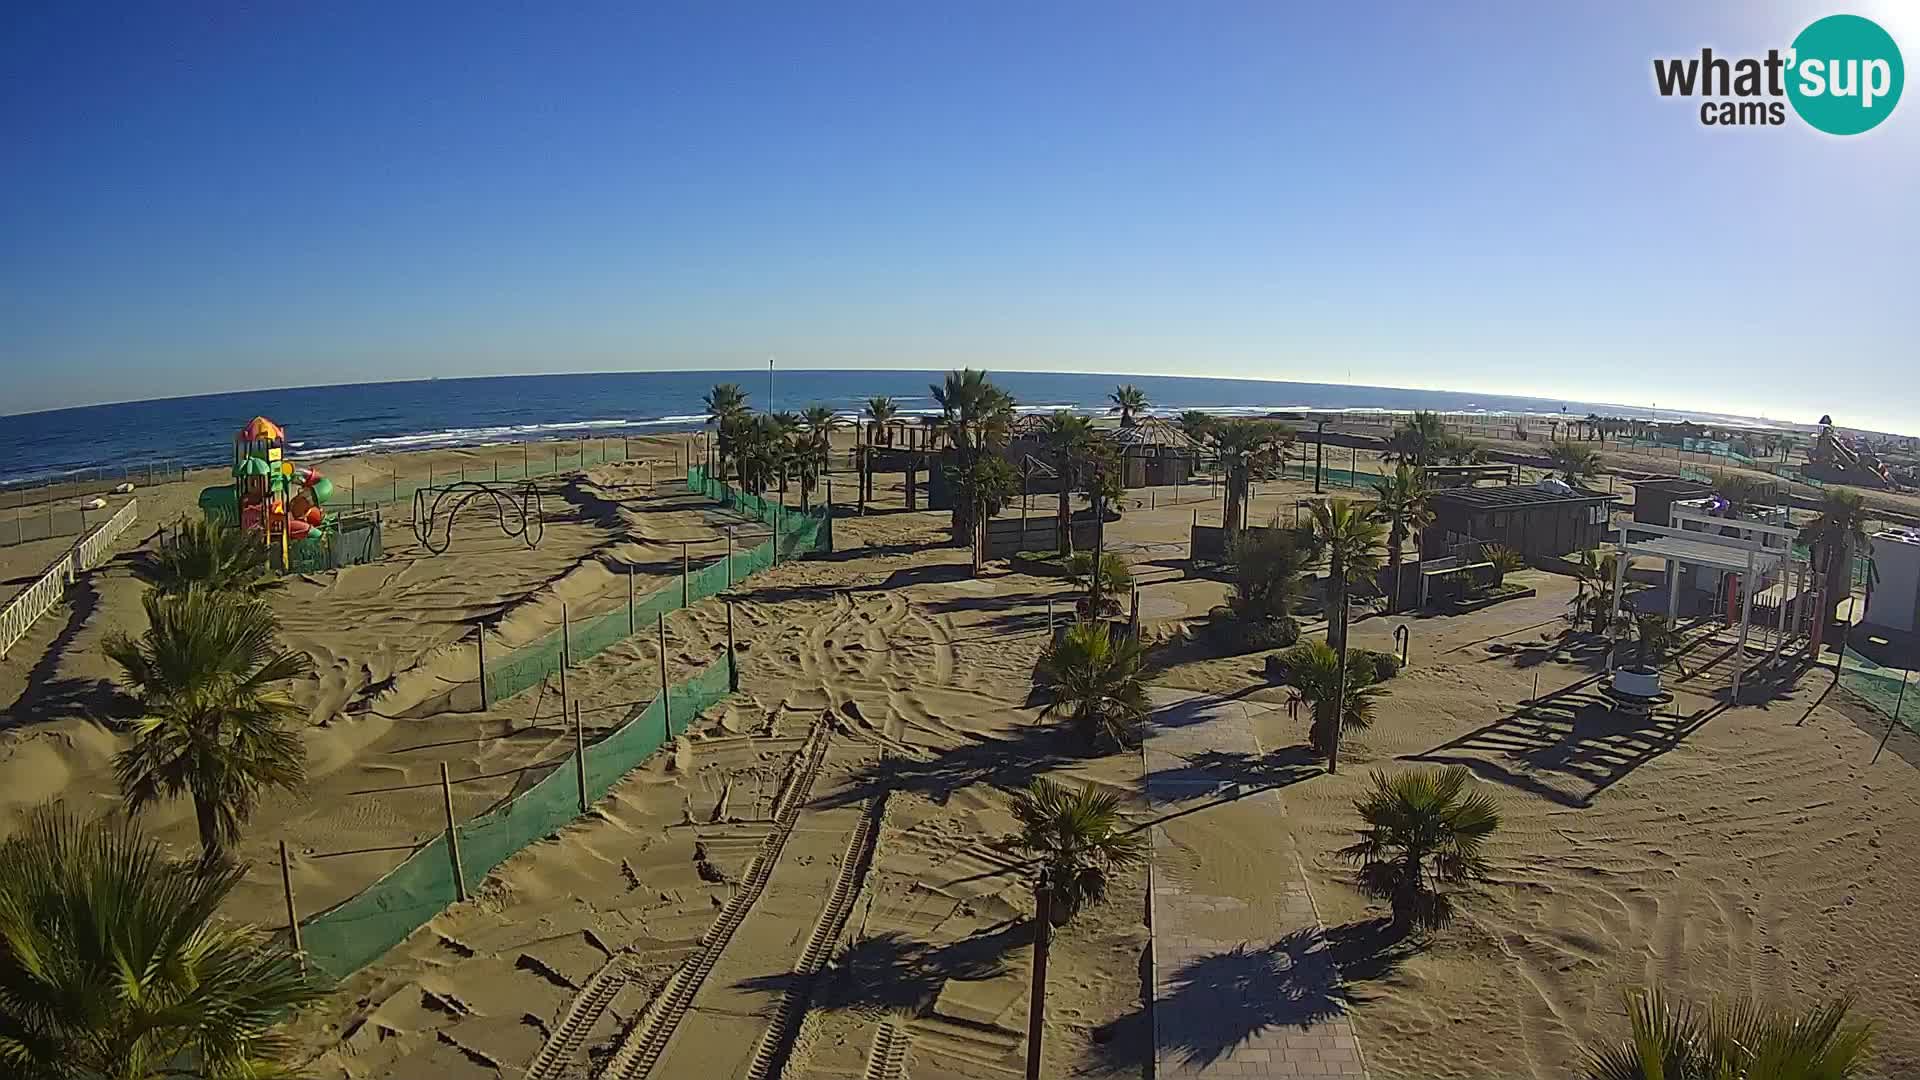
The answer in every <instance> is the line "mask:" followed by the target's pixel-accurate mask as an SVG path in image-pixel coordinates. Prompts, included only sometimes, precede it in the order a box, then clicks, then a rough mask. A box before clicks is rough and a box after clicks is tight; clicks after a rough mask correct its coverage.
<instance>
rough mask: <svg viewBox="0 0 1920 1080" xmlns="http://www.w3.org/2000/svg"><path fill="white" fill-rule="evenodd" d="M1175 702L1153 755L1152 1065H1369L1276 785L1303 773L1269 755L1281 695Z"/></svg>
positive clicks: (1357, 1069)
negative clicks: (1271, 719) (1268, 721)
mask: <svg viewBox="0 0 1920 1080" xmlns="http://www.w3.org/2000/svg"><path fill="white" fill-rule="evenodd" d="M1166 700H1169V701H1170V702H1171V703H1170V704H1167V705H1166V706H1165V707H1163V708H1162V709H1161V710H1160V711H1159V712H1158V713H1156V715H1155V721H1156V722H1155V725H1154V727H1153V728H1152V730H1151V732H1150V734H1149V736H1148V738H1147V744H1146V752H1145V756H1146V769H1147V784H1146V786H1147V797H1148V799H1149V800H1150V801H1151V802H1152V804H1153V809H1154V812H1155V814H1156V816H1159V817H1162V818H1163V820H1162V821H1161V823H1160V824H1158V825H1155V826H1154V827H1153V828H1152V830H1151V835H1152V839H1153V897H1152V903H1153V911H1152V919H1153V997H1154V1003H1153V1025H1154V1055H1155V1059H1156V1060H1155V1065H1156V1070H1155V1072H1154V1075H1155V1076H1156V1077H1159V1078H1161V1080H1175V1078H1182V1080H1184V1078H1190V1077H1216V1076H1287V1077H1330V1076H1337V1077H1353V1076H1365V1075H1366V1068H1365V1065H1364V1062H1363V1059H1362V1058H1361V1055H1360V1046H1359V1042H1358V1041H1357V1040H1356V1039H1355V1038H1354V1033H1353V1025H1352V1023H1351V1022H1350V1021H1349V1020H1348V1019H1347V1015H1346V1010H1345V995H1344V993H1343V991H1342V989H1341V986H1340V979H1339V975H1338V972H1337V971H1336V970H1335V969H1334V965H1333V962H1332V960H1331V959H1330V957H1329V956H1328V954H1327V948H1328V946H1327V943H1326V941H1325V939H1324V935H1323V933H1322V927H1321V925H1320V920H1319V917H1318V916H1317V915H1315V913H1314V910H1313V903H1312V900H1311V899H1310V898H1309V896H1308V895H1307V888H1306V882H1305V880H1304V878H1303V877H1302V875H1301V872H1300V863H1299V860H1298V859H1297V858H1296V857H1295V855H1294V851H1293V845H1292V841H1291V840H1290V839H1289V837H1288V834H1287V830H1286V827H1285V824H1284V823H1283V822H1282V820H1281V816H1282V809H1281V805H1280V799H1281V795H1280V793H1279V791H1277V790H1274V789H1273V785H1274V784H1276V783H1280V782H1283V780H1284V779H1286V778H1289V776H1290V777H1291V778H1298V776H1299V775H1301V773H1300V772H1299V771H1297V770H1296V771H1293V772H1292V773H1290V774H1289V773H1288V772H1287V770H1285V769H1283V768H1281V767H1276V766H1274V765H1272V764H1271V763H1268V762H1265V761H1263V760H1262V757H1261V754H1260V747H1259V744H1258V740H1257V739H1256V737H1255V735H1254V729H1253V724H1252V717H1253V715H1254V713H1255V712H1256V711H1258V710H1261V709H1265V708H1269V707H1270V706H1267V705H1264V704H1262V703H1260V702H1244V701H1225V702H1223V701H1219V700H1217V699H1214V698H1209V697H1194V696H1187V697H1184V698H1182V699H1178V700H1174V695H1171V694H1169V695H1167V696H1166ZM1305 768H1309V769H1310V768H1311V766H1306V767H1305ZM1183 810H1190V811H1192V812H1191V813H1186V814H1181V813H1180V812H1181V811H1183ZM1170 815H1178V816H1170Z"/></svg>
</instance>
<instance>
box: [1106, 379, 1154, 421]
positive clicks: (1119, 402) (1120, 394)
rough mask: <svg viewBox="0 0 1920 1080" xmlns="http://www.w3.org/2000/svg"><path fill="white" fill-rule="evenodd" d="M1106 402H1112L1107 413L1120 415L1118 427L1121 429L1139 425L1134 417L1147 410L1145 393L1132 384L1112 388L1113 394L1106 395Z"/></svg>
mask: <svg viewBox="0 0 1920 1080" xmlns="http://www.w3.org/2000/svg"><path fill="white" fill-rule="evenodd" d="M1107 400H1109V401H1111V402H1113V407H1112V408H1111V409H1108V410H1107V411H1108V412H1117V413H1119V414H1120V426H1121V427H1123V428H1127V427H1132V426H1134V425H1135V424H1137V423H1139V421H1138V420H1137V419H1135V416H1136V415H1137V414H1139V413H1143V412H1146V411H1147V408H1148V402H1147V392H1146V391H1145V390H1142V389H1140V388H1139V387H1137V386H1135V385H1133V384H1132V383H1126V384H1124V385H1121V386H1116V387H1114V388H1113V393H1111V394H1109V395H1107Z"/></svg>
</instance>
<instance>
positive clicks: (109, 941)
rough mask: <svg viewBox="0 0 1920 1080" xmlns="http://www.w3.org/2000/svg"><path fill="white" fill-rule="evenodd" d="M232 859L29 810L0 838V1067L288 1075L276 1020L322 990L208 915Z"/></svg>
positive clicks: (225, 888)
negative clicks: (170, 852) (198, 858)
mask: <svg viewBox="0 0 1920 1080" xmlns="http://www.w3.org/2000/svg"><path fill="white" fill-rule="evenodd" d="M244 873H245V871H244V869H243V868H241V867H237V866H234V867H207V866H204V865H202V866H187V865H181V864H178V863H170V862H168V861H167V860H166V859H165V858H164V857H163V855H162V853H161V851H160V847H159V845H157V844H155V843H153V842H151V841H148V840H144V839H142V838H141V837H140V836H139V835H138V834H137V833H135V832H134V831H133V830H132V829H131V827H129V826H127V825H125V824H120V825H109V824H106V823H104V822H98V821H95V822H84V821H81V820H79V819H77V818H74V817H71V816H69V815H67V814H65V813H62V812H60V811H59V810H56V809H49V808H43V809H41V810H38V811H35V812H34V813H33V814H31V815H30V816H29V817H28V819H27V821H26V823H25V827H24V829H23V830H22V831H21V832H19V833H18V834H16V835H15V836H13V837H12V838H11V839H9V840H7V841H6V843H5V844H4V845H0V1073H4V1074H5V1075H7V1076H12V1077H21V1078H24V1080H68V1078H81V1077H112V1078H114V1080H160V1078H163V1077H175V1076H187V1075H192V1076H209V1077H213V1076H219V1077H241V1076H248V1077H266V1076H283V1075H294V1072H293V1069H294V1066H293V1063H292V1061H291V1060H290V1059H291V1057H292V1053H293V1049H294V1047H293V1044H292V1042H291V1040H289V1039H288V1038H286V1036H284V1035H283V1034H281V1033H280V1032H279V1031H278V1030H277V1028H276V1025H278V1024H279V1023H281V1022H282V1021H283V1020H284V1019H285V1017H286V1015H287V1013H288V1012H289V1011H290V1010H292V1009H295V1008H298V1007H300V1006H302V1005H305V1004H307V1003H309V1002H312V1001H315V1000H317V999H319V998H320V997H321V996H323V994H322V991H321V989H320V988H319V987H317V986H315V985H314V984H312V983H310V982H309V981H308V980H307V979H306V977H305V976H303V975H302V974H301V971H300V964H299V961H298V960H297V958H296V957H295V956H294V955H293V954H292V953H290V952H288V951H287V950H286V949H284V948H282V947H281V946H279V945H276V944H274V943H273V942H272V941H271V939H269V938H268V936H267V935H265V934H263V933H261V932H259V931H257V930H255V929H253V928H252V927H247V926H240V925H236V924H233V923H230V922H227V921H226V920H224V919H220V918H219V917H218V916H217V915H216V912H218V910H219V909H220V907H221V905H222V903H223V902H224V901H225V899H226V897H227V895H228V894H229V893H231V892H232V891H233V888H234V886H236V885H238V884H239V883H240V879H241V877H242V876H243V875H244ZM182 1062H191V1063H192V1071H191V1072H187V1071H183V1070H182V1068H181V1063H182ZM283 1070H284V1071H283Z"/></svg>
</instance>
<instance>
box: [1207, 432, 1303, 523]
mask: <svg viewBox="0 0 1920 1080" xmlns="http://www.w3.org/2000/svg"><path fill="white" fill-rule="evenodd" d="M1211 435H1212V438H1213V450H1214V453H1215V454H1217V455H1218V456H1219V458H1220V470H1221V471H1222V472H1223V473H1225V474H1226V485H1227V506H1226V527H1227V530H1228V532H1229V533H1230V534H1231V533H1237V532H1239V531H1240V530H1241V529H1244V528H1246V526H1247V522H1246V517H1247V488H1248V487H1249V486H1250V485H1251V483H1252V481H1253V477H1254V476H1255V475H1257V474H1260V473H1263V472H1265V471H1267V470H1268V469H1271V468H1273V467H1274V465H1275V464H1276V463H1278V462H1279V461H1280V460H1281V455H1283V454H1284V453H1285V452H1286V451H1285V444H1286V443H1287V442H1288V441H1290V440H1291V439H1292V437H1293V429H1292V428H1289V427H1287V426H1286V425H1285V424H1277V423H1274V422H1273V421H1271V420H1247V419H1237V420H1229V421H1227V422H1226V423H1224V424H1221V425H1220V426H1218V427H1216V428H1214V429H1213V430H1212V432H1211Z"/></svg>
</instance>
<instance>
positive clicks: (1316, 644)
mask: <svg viewBox="0 0 1920 1080" xmlns="http://www.w3.org/2000/svg"><path fill="white" fill-rule="evenodd" d="M1283 666H1284V667H1285V669H1286V672H1287V685H1288V686H1290V687H1291V688H1292V690H1291V692H1290V694H1289V697H1290V698H1291V699H1292V700H1293V701H1297V702H1299V703H1300V704H1302V705H1305V706H1307V707H1308V708H1309V710H1310V714H1311V716H1312V718H1313V719H1312V723H1311V724H1310V725H1308V727H1307V745H1308V746H1309V747H1311V748H1312V749H1313V752H1314V753H1316V754H1319V755H1320V756H1321V757H1331V756H1332V755H1333V753H1334V752H1335V748H1336V747H1338V746H1339V744H1340V735H1342V734H1344V733H1346V732H1349V731H1365V730H1366V729H1367V728H1370V727H1372V726H1373V710H1374V708H1375V706H1377V705H1378V704H1379V699H1380V695H1382V694H1384V693H1386V688H1385V687H1381V686H1375V685H1373V681H1374V679H1375V677H1376V676H1375V674H1374V673H1375V670H1376V668H1375V666H1374V662H1373V657H1371V656H1369V655H1367V654H1365V653H1351V654H1349V655H1348V656H1347V658H1346V659H1345V660H1342V659H1341V658H1340V654H1339V653H1337V652H1335V651H1334V650H1333V647H1332V646H1330V645H1328V644H1327V643H1326V642H1324V641H1305V642H1301V643H1300V644H1298V645H1295V646H1294V647H1293V648H1291V649H1289V650H1287V652H1286V653H1285V654H1284V658H1283ZM1343 674H1344V678H1343V677H1342V676H1343ZM1335 716H1339V717H1340V718H1341V719H1340V724H1339V729H1340V730H1339V731H1338V732H1336V731H1335V730H1334V726H1335V725H1334V722H1333V718H1334V717H1335Z"/></svg>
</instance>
